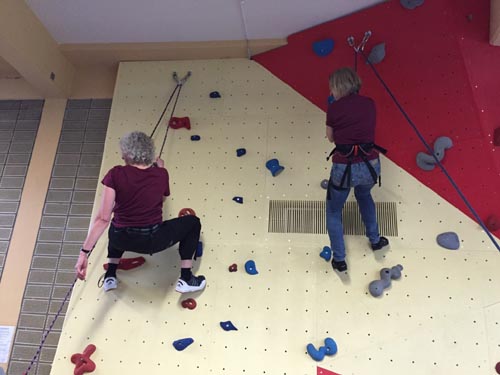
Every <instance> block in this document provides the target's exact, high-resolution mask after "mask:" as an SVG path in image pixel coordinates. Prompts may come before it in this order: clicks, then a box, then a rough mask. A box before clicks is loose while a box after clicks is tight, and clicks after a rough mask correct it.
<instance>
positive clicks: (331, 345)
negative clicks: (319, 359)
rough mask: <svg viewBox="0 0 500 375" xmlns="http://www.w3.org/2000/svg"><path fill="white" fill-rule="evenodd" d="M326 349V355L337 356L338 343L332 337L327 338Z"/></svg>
mask: <svg viewBox="0 0 500 375" xmlns="http://www.w3.org/2000/svg"><path fill="white" fill-rule="evenodd" d="M325 348H326V355H335V354H337V350H338V349H337V343H336V342H335V340H334V339H332V338H331V337H327V338H326V339H325Z"/></svg>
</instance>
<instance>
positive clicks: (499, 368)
mask: <svg viewBox="0 0 500 375" xmlns="http://www.w3.org/2000/svg"><path fill="white" fill-rule="evenodd" d="M495 370H496V371H497V374H500V362H498V363H497V365H496V366H495Z"/></svg>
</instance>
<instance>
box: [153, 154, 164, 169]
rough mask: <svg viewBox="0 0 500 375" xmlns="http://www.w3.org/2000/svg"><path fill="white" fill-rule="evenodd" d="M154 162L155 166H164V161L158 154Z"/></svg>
mask: <svg viewBox="0 0 500 375" xmlns="http://www.w3.org/2000/svg"><path fill="white" fill-rule="evenodd" d="M155 164H156V166H157V167H160V168H165V162H164V161H163V160H162V159H160V157H159V156H158V157H157V158H156V161H155Z"/></svg>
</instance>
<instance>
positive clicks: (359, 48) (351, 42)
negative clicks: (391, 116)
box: [347, 31, 500, 251]
mask: <svg viewBox="0 0 500 375" xmlns="http://www.w3.org/2000/svg"><path fill="white" fill-rule="evenodd" d="M371 35H372V33H371V31H367V32H366V33H365V36H364V38H363V41H362V42H361V43H360V44H359V45H358V46H357V47H356V46H355V45H354V37H352V36H349V37H348V38H347V43H348V44H349V46H351V47H352V48H353V49H354V53H355V55H356V56H357V55H358V54H360V55H361V56H363V58H364V59H365V61H366V63H367V64H368V65H369V66H370V68H371V69H372V71H373V73H374V74H375V76H376V77H377V78H378V80H379V81H380V83H381V84H382V86H383V87H384V89H385V91H387V93H388V94H389V96H390V97H391V99H392V100H393V101H394V104H396V107H398V109H399V111H400V112H401V113H402V115H403V116H404V118H405V119H406V121H407V122H408V124H410V126H411V127H412V129H413V130H414V131H415V133H416V134H417V137H418V138H419V139H420V141H421V142H422V144H423V145H424V146H425V148H426V150H427V152H428V153H429V155H432V157H433V158H434V160H435V162H436V164H437V165H438V167H439V168H440V169H441V171H442V172H443V173H444V174H445V176H446V178H447V179H448V180H449V181H450V183H451V185H452V186H453V188H454V189H455V190H456V192H457V193H458V195H459V196H460V198H461V199H462V201H463V202H464V203H465V205H466V206H467V208H468V209H469V211H470V212H471V213H472V215H473V216H474V218H475V219H476V220H477V222H478V223H479V225H480V226H481V228H483V230H484V231H485V232H486V235H487V236H488V237H489V239H490V240H491V242H492V243H493V245H494V246H495V247H496V249H497V250H498V251H500V246H499V245H498V243H497V241H496V240H495V238H494V237H493V235H492V234H491V232H490V231H489V229H488V228H487V227H486V225H485V224H484V222H483V221H482V220H481V218H480V217H479V215H478V214H477V212H476V210H475V209H474V207H472V205H471V204H470V202H469V201H468V200H467V198H466V197H465V195H464V194H463V193H462V191H461V190H460V188H459V187H458V185H457V183H456V182H455V181H454V180H453V178H452V177H451V176H450V174H449V173H448V171H447V170H446V168H445V167H444V166H443V164H441V162H440V161H439V159H438V158H437V156H436V154H435V153H434V150H433V149H432V148H431V146H430V145H429V144H428V143H427V142H426V141H425V139H424V136H423V135H422V133H420V131H419V130H418V128H417V126H416V125H415V123H414V122H413V121H412V119H411V118H410V116H409V115H408V113H406V111H405V110H404V108H403V106H402V105H401V103H400V102H399V101H398V99H397V98H396V96H395V95H394V94H393V92H392V91H391V89H390V88H389V86H387V84H386V83H385V81H384V79H383V78H382V77H381V75H380V74H379V72H378V71H377V69H376V68H375V66H374V65H373V64H372V63H371V61H370V60H369V59H368V57H367V56H366V55H365V53H364V52H363V50H364V47H365V44H366V42H367V41H368V39H369V38H370V36H371Z"/></svg>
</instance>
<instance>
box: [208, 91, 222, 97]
mask: <svg viewBox="0 0 500 375" xmlns="http://www.w3.org/2000/svg"><path fill="white" fill-rule="evenodd" d="M210 97H211V98H212V99H218V98H220V94H219V92H218V91H212V92H211V93H210Z"/></svg>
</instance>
